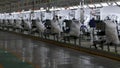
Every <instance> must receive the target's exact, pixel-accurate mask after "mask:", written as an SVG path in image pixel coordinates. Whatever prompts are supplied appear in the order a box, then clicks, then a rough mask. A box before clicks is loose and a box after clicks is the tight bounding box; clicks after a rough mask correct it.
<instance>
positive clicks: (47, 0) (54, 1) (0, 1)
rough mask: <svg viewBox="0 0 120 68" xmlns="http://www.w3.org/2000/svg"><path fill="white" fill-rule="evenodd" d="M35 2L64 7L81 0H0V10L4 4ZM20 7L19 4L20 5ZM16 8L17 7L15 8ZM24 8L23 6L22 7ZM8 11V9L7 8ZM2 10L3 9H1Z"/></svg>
mask: <svg viewBox="0 0 120 68" xmlns="http://www.w3.org/2000/svg"><path fill="white" fill-rule="evenodd" d="M28 1H31V2H37V1H39V2H40V4H38V5H36V4H35V5H34V6H35V7H36V6H37V7H48V6H49V7H52V6H56V7H66V6H74V5H79V4H80V1H82V0H0V9H1V10H0V11H3V10H6V9H7V8H5V7H6V6H7V7H8V8H10V7H9V6H10V5H11V4H12V5H14V4H17V3H25V2H28ZM117 1H120V0H84V3H85V4H94V3H101V2H117ZM20 7H21V6H20ZM16 9H17V8H16ZM22 9H24V8H22ZM11 10H12V8H11ZM7 11H8V10H7ZM3 12H4V11H3Z"/></svg>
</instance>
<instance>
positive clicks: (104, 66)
mask: <svg viewBox="0 0 120 68" xmlns="http://www.w3.org/2000/svg"><path fill="white" fill-rule="evenodd" d="M0 48H2V49H6V50H9V51H10V52H12V53H14V54H17V55H19V56H20V57H22V61H23V62H24V61H28V62H31V63H33V64H34V65H36V66H38V67H39V68H120V62H118V61H114V60H110V59H107V58H103V57H98V56H93V55H90V54H85V53H81V52H78V51H74V50H70V49H67V48H62V47H57V46H55V45H52V44H48V43H45V42H41V41H35V40H32V39H28V38H24V37H22V36H18V35H15V34H10V33H7V32H2V31H0ZM14 59H15V58H14ZM10 68H14V67H10Z"/></svg>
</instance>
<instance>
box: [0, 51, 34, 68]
mask: <svg viewBox="0 0 120 68" xmlns="http://www.w3.org/2000/svg"><path fill="white" fill-rule="evenodd" d="M0 68H34V67H33V66H32V65H31V64H28V63H26V62H22V60H20V59H18V58H16V56H15V55H13V54H11V53H9V52H7V51H4V50H1V49H0Z"/></svg>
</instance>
